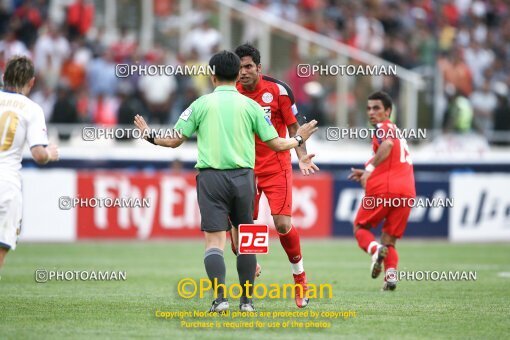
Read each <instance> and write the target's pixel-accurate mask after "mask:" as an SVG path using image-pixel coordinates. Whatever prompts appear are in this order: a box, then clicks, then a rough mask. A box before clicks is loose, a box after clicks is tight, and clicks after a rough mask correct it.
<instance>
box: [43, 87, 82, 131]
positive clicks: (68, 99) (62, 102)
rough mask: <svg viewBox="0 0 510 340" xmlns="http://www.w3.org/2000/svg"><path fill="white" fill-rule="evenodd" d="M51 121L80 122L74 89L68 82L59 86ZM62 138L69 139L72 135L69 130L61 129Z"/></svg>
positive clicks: (63, 122) (61, 122) (59, 122)
mask: <svg viewBox="0 0 510 340" xmlns="http://www.w3.org/2000/svg"><path fill="white" fill-rule="evenodd" d="M50 122H51V123H58V124H73V123H78V112H77V111H76V103H75V102H74V97H73V95H72V91H71V90H70V88H69V87H68V86H67V85H66V84H63V83H61V84H59V85H58V87H57V101H56V102H55V106H54V107H53V112H52V113H51V120H50ZM58 136H59V138H60V140H64V141H67V140H69V138H70V137H71V134H70V133H69V132H68V131H65V130H63V129H61V130H59V133H58Z"/></svg>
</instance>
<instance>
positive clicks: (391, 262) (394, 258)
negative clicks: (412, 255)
mask: <svg viewBox="0 0 510 340" xmlns="http://www.w3.org/2000/svg"><path fill="white" fill-rule="evenodd" d="M386 247H388V255H386V258H385V259H384V270H388V269H389V268H393V269H397V265H398V253H397V250H396V249H395V247H394V246H392V245H387V246H386Z"/></svg>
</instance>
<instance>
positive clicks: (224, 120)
mask: <svg viewBox="0 0 510 340" xmlns="http://www.w3.org/2000/svg"><path fill="white" fill-rule="evenodd" d="M175 128H176V129H182V134H183V135H184V136H186V137H188V138H189V137H191V136H192V135H193V133H194V132H195V131H196V132H197V139H198V162H197V164H196V165H195V168H199V169H204V168H213V169H218V170H226V169H238V168H252V169H253V167H254V166H255V136H254V133H256V134H257V135H258V136H259V137H260V139H261V140H262V141H264V142H265V141H268V140H271V139H273V138H276V137H278V133H277V132H276V130H275V128H274V127H273V124H272V123H271V119H270V118H269V116H267V115H266V114H265V113H264V110H262V108H261V107H260V105H259V104H258V103H257V102H255V101H254V100H252V99H250V98H247V97H245V96H243V95H242V94H240V93H239V92H237V89H236V88H235V87H234V86H228V85H222V86H218V87H216V89H215V90H214V92H213V93H210V94H207V95H204V96H202V97H200V98H198V99H197V100H195V101H194V102H193V103H192V104H191V106H190V107H189V108H187V109H186V110H185V111H184V112H183V113H182V114H181V116H180V117H179V120H178V121H177V124H175Z"/></svg>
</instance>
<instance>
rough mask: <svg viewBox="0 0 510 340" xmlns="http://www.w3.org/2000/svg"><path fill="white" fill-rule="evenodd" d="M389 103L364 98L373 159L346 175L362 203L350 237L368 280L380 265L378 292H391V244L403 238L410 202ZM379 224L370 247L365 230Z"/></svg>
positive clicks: (404, 158)
mask: <svg viewBox="0 0 510 340" xmlns="http://www.w3.org/2000/svg"><path fill="white" fill-rule="evenodd" d="M391 110H392V100H391V97H390V96H389V95H388V94H386V93H385V92H375V93H373V94H371V95H370V96H369V97H368V105H367V113H368V119H369V121H370V124H372V125H374V126H375V128H376V130H375V131H374V132H375V133H374V137H373V139H372V148H373V151H374V157H373V158H372V159H370V160H369V161H368V162H367V163H366V164H365V170H362V169H352V172H351V174H350V175H349V179H352V180H355V181H358V182H360V183H361V186H362V187H363V188H364V189H365V197H363V201H362V204H361V207H360V208H359V210H358V214H357V215H356V218H355V220H354V236H355V237H356V240H357V241H358V245H359V247H360V248H361V249H363V250H364V251H366V252H367V253H368V254H369V255H371V256H372V267H371V271H372V278H374V279H375V278H377V277H378V276H379V274H380V273H381V271H382V264H383V262H384V269H385V277H384V286H383V290H394V289H395V288H396V287H397V272H396V270H397V265H398V253H397V250H396V249H395V243H396V241H397V239H399V238H401V237H402V235H403V234H404V231H405V229H406V225H407V219H408V218H409V214H410V213H411V207H410V205H409V204H407V202H409V198H414V197H416V189H415V184H414V174H413V165H412V161H411V158H410V156H409V149H408V147H407V142H406V140H405V139H403V138H401V139H399V138H398V137H399V133H398V132H397V130H398V128H397V126H396V125H395V124H393V123H392V122H391V121H390V119H389V118H390V115H391ZM383 220H384V224H383V228H382V234H381V243H378V242H376V241H375V237H374V235H373V234H372V232H371V231H370V228H375V227H377V225H378V224H379V223H380V222H382V221H383Z"/></svg>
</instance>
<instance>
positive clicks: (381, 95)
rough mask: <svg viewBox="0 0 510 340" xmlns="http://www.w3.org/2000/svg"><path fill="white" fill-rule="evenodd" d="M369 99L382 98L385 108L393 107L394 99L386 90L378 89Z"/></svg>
mask: <svg viewBox="0 0 510 340" xmlns="http://www.w3.org/2000/svg"><path fill="white" fill-rule="evenodd" d="M368 100H380V101H381V103H382V104H383V106H384V110H387V109H391V108H392V107H393V101H392V100H391V97H390V95H389V94H387V93H386V92H384V91H376V92H374V93H372V94H371V95H370V96H368Z"/></svg>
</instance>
